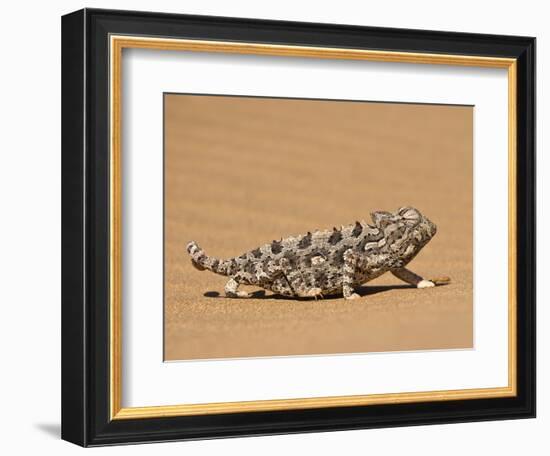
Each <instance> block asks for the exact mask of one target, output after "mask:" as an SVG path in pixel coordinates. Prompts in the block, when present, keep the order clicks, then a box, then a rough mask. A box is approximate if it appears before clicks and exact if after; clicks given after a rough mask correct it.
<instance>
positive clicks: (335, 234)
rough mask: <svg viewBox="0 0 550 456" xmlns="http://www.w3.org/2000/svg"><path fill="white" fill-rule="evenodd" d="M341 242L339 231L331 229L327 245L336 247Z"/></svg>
mask: <svg viewBox="0 0 550 456" xmlns="http://www.w3.org/2000/svg"><path fill="white" fill-rule="evenodd" d="M341 240H342V233H341V232H340V230H337V229H336V228H333V229H332V234H331V235H330V237H329V238H328V243H329V244H330V245H336V244H338V243H339V242H340V241H341Z"/></svg>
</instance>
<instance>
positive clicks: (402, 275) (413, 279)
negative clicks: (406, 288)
mask: <svg viewBox="0 0 550 456" xmlns="http://www.w3.org/2000/svg"><path fill="white" fill-rule="evenodd" d="M391 272H392V274H393V275H394V276H395V277H397V278H398V279H400V280H402V281H403V282H406V283H408V284H409V285H414V286H415V287H416V288H431V287H435V283H433V282H432V281H431V280H426V279H424V278H422V277H420V276H419V275H417V274H415V273H414V272H412V271H411V270H409V269H407V268H399V269H393V270H392V271H391Z"/></svg>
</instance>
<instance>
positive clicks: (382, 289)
mask: <svg viewBox="0 0 550 456" xmlns="http://www.w3.org/2000/svg"><path fill="white" fill-rule="evenodd" d="M444 286H447V284H441V285H438V287H444ZM409 288H410V289H416V287H414V286H412V285H379V286H369V287H367V286H363V287H357V288H356V289H355V292H356V293H357V294H358V295H359V296H361V297H364V296H372V295H375V294H378V293H386V292H388V291H391V290H403V289H409ZM203 296H205V297H206V298H222V299H239V298H227V297H226V296H225V295H223V294H220V293H219V292H218V291H207V292H205V293H204V294H203ZM250 298H251V299H266V300H269V299H273V300H292V301H313V300H315V298H310V297H292V298H290V297H288V296H283V295H279V294H272V293H269V294H268V293H266V291H265V290H257V291H253V292H252V293H251V294H250ZM250 298H241V299H250ZM334 299H343V297H342V294H341V293H340V294H338V293H334V294H330V295H324V296H323V297H322V298H317V301H322V300H325V301H326V300H334Z"/></svg>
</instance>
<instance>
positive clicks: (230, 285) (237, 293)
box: [224, 277, 251, 298]
mask: <svg viewBox="0 0 550 456" xmlns="http://www.w3.org/2000/svg"><path fill="white" fill-rule="evenodd" d="M238 288H239V283H238V282H237V281H236V280H235V279H234V278H233V277H231V278H230V279H229V280H228V281H227V283H226V284H225V289H224V291H225V296H227V297H228V298H250V296H251V295H250V293H248V292H246V291H241V290H239V289H238Z"/></svg>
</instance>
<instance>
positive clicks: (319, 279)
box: [315, 271, 328, 289]
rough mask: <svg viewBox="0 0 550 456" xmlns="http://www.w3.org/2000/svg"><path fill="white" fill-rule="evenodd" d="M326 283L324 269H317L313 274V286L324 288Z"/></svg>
mask: <svg viewBox="0 0 550 456" xmlns="http://www.w3.org/2000/svg"><path fill="white" fill-rule="evenodd" d="M327 283H328V278H327V274H326V273H325V272H324V271H318V272H317V273H316V274H315V286H317V287H318V288H322V289H323V288H326V286H327Z"/></svg>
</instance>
